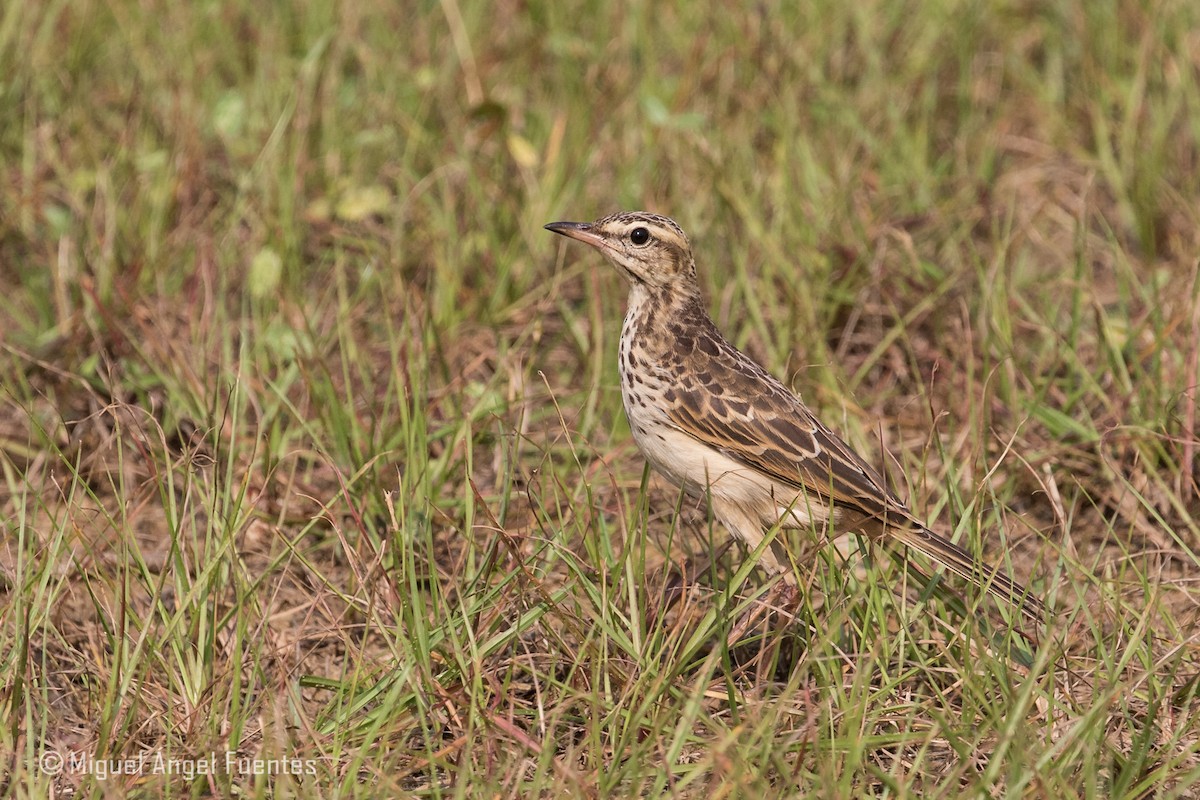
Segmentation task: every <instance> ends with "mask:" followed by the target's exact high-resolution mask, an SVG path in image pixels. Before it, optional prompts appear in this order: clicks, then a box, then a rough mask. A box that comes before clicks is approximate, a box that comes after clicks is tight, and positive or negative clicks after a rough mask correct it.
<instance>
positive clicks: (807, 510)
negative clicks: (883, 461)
mask: <svg viewBox="0 0 1200 800" xmlns="http://www.w3.org/2000/svg"><path fill="white" fill-rule="evenodd" d="M546 228H547V229H548V230H551V231H554V232H555V233H559V234H562V235H564V236H569V237H571V238H573V239H578V240H580V241H582V242H585V243H587V244H590V245H591V246H593V247H595V248H596V249H598V250H599V251H600V252H601V253H603V254H604V256H605V257H606V258H608V260H609V261H611V262H612V263H613V264H614V265H615V266H616V267H617V269H618V271H619V272H621V273H622V274H623V275H624V276H625V277H626V279H627V280H628V281H629V284H630V292H629V309H628V312H627V314H626V316H625V323H624V326H623V327H622V331H621V343H620V360H619V365H620V373H621V396H622V399H623V400H624V404H625V413H626V414H627V416H628V417H629V424H630V427H631V428H632V430H633V436H634V439H635V440H636V441H637V444H638V447H639V448H640V449H641V451H642V453H643V454H644V455H645V456H646V458H647V460H648V461H649V462H650V464H651V466H653V467H654V468H655V469H656V470H657V471H658V472H659V473H661V474H662V475H663V476H665V477H666V478H667V479H668V480H670V481H671V482H672V483H674V484H675V485H676V486H682V487H683V488H684V489H686V490H687V491H688V492H689V493H690V494H692V495H694V496H698V497H704V496H707V497H708V498H709V501H710V503H711V507H712V510H713V513H714V514H715V515H716V517H717V518H718V519H719V520H720V521H721V522H722V523H723V524H724V525H725V526H726V527H727V528H729V530H730V532H731V533H733V534H734V535H735V536H737V537H738V538H740V539H741V540H742V541H744V542H745V543H746V545H747V546H748V547H750V548H756V547H758V545H759V543H760V542H761V541H762V538H763V535H764V529H766V528H769V527H771V526H773V525H775V524H776V523H779V522H780V521H781V520H782V522H783V526H784V527H800V528H805V527H809V528H816V529H823V528H825V527H828V528H829V529H831V530H832V531H833V532H835V533H844V532H850V531H862V532H864V533H866V534H868V535H870V536H875V537H891V538H892V539H893V540H895V541H897V542H899V543H901V544H904V545H907V546H908V547H912V548H913V549H915V550H918V551H920V552H922V553H924V554H926V555H927V556H929V557H931V558H933V559H936V560H937V561H939V562H940V563H942V564H943V565H944V566H945V567H947V568H948V569H950V570H951V571H952V572H954V573H956V574H958V575H960V576H961V577H963V578H965V579H967V580H968V581H970V582H971V583H972V584H974V585H976V586H982V587H985V588H987V589H988V590H989V591H991V592H992V593H994V594H995V595H997V596H998V597H1001V598H1002V599H1004V600H1006V601H1009V602H1013V603H1015V604H1017V605H1018V606H1019V608H1020V609H1021V611H1022V612H1024V613H1025V614H1026V615H1027V616H1029V617H1030V618H1032V619H1034V620H1040V619H1042V618H1043V616H1044V614H1045V606H1043V605H1042V603H1041V602H1040V601H1039V600H1038V599H1037V598H1035V597H1033V596H1031V595H1030V594H1029V592H1028V591H1027V590H1026V589H1025V588H1024V587H1022V586H1021V585H1020V584H1018V583H1016V582H1014V581H1013V580H1011V579H1010V578H1009V577H1008V576H1006V575H1004V574H1003V573H1000V572H993V571H991V570H985V569H983V568H982V567H981V566H980V565H978V564H977V563H976V562H975V560H974V559H973V558H972V557H971V556H970V555H969V554H968V553H967V552H966V551H964V550H963V549H962V548H961V547H959V546H958V545H956V544H954V543H953V542H951V541H949V540H947V539H944V538H942V537H941V536H938V535H937V534H936V533H933V532H932V531H930V530H929V529H928V528H926V527H925V525H924V524H923V523H921V522H920V521H919V520H917V519H916V518H915V517H913V515H912V514H911V513H910V512H909V510H908V508H907V507H906V506H905V505H904V502H903V501H901V500H900V498H899V497H897V496H896V495H895V494H894V493H893V492H892V491H891V490H890V489H888V488H887V484H886V483H885V482H884V480H883V479H882V478H881V477H880V476H879V474H878V473H877V472H876V471H875V470H874V469H872V468H871V467H870V465H868V464H867V463H866V462H865V461H864V460H863V459H862V458H861V457H860V456H859V455H858V454H857V453H855V452H854V451H853V450H851V449H850V447H849V445H847V444H846V443H845V442H843V441H842V440H841V438H839V437H838V436H837V434H835V433H833V431H831V430H829V428H827V427H825V426H824V425H823V424H821V422H820V421H819V420H818V419H817V418H816V417H815V416H813V414H812V412H811V411H809V410H808V408H807V407H806V406H805V405H804V403H803V402H801V401H800V398H798V397H797V396H796V395H795V394H793V393H792V392H791V391H789V390H788V389H787V387H785V386H784V385H783V384H782V383H781V382H780V381H779V380H778V379H776V378H775V377H773V376H772V375H771V374H770V373H768V372H767V371H766V370H764V369H763V368H762V367H760V366H759V365H758V364H756V363H755V362H754V361H753V360H751V359H750V358H749V357H748V356H747V355H745V354H744V353H742V352H741V351H740V350H738V349H737V348H735V347H734V346H733V345H732V344H730V343H729V342H728V341H727V340H726V339H725V337H724V336H722V335H721V333H720V331H718V330H717V328H716V326H715V325H714V324H713V322H712V319H711V318H710V317H709V315H708V312H707V311H706V310H705V308H704V305H703V302H702V300H701V297H700V288H699V283H698V281H697V279H696V266H695V261H694V260H693V258H692V251H691V245H690V244H689V242H688V239H687V236H686V235H685V234H684V233H683V231H682V230H681V229H680V228H679V226H678V225H676V224H675V222H674V221H672V220H670V219H668V218H666V217H661V216H657V215H655V214H647V213H644V212H625V213H620V214H614V215H612V216H609V217H605V218H604V219H601V220H598V221H596V222H591V223H580V222H554V223H551V224H549V225H547V226H546ZM760 564H762V566H764V567H765V568H766V569H767V570H768V571H770V572H773V573H778V572H784V573H786V574H788V575H790V571H789V570H787V569H786V568H785V564H784V563H782V561H781V560H780V559H779V558H778V557H777V555H776V554H775V553H774V552H773V551H772V549H771V548H764V549H763V551H762V556H761V560H760Z"/></svg>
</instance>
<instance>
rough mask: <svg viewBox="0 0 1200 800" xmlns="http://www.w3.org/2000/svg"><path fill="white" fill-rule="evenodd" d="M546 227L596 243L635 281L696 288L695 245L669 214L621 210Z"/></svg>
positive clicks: (690, 288)
mask: <svg viewBox="0 0 1200 800" xmlns="http://www.w3.org/2000/svg"><path fill="white" fill-rule="evenodd" d="M546 229H547V230H551V231H554V232H555V233H559V234H562V235H563V236H569V237H571V238H572V239H578V240H579V241H581V242H585V243H586V244H590V245H591V246H592V247H595V248H596V249H597V250H599V251H600V252H601V253H603V254H604V255H605V257H606V258H608V260H609V261H611V262H612V263H613V264H614V265H616V266H617V268H618V269H619V270H620V272H621V273H622V274H623V275H625V277H626V278H628V279H629V281H630V282H631V283H633V284H634V285H637V284H647V285H649V286H654V287H663V288H666V287H672V286H674V287H676V288H682V289H685V290H686V291H688V292H695V291H696V262H695V261H694V260H693V258H692V246H691V244H690V243H689V242H688V238H687V235H686V234H685V233H684V232H683V229H682V228H680V227H679V226H678V225H676V224H675V221H674V220H672V219H669V218H668V217H662V216H659V215H658V214H650V213H648V212H645V211H622V212H620V213H617V214H613V215H611V216H607V217H605V218H604V219H599V220H596V221H595V222H551V223H550V224H549V225H547V226H546Z"/></svg>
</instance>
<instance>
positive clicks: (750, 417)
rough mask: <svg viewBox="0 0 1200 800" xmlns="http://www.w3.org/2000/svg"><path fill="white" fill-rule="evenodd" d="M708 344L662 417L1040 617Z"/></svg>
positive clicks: (734, 354)
mask: <svg viewBox="0 0 1200 800" xmlns="http://www.w3.org/2000/svg"><path fill="white" fill-rule="evenodd" d="M707 344H708V345H709V347H710V348H711V347H712V346H713V345H715V346H716V347H717V348H718V349H717V352H715V353H706V352H705V351H706V350H708V349H709V348H705V347H703V346H702V347H699V348H697V349H695V350H694V351H693V359H694V364H693V369H685V370H681V372H680V374H681V376H703V377H704V378H705V380H701V378H700V377H681V379H680V380H679V382H678V383H677V384H676V386H675V387H674V388H672V389H669V390H668V391H667V392H666V396H665V399H666V401H667V404H666V405H667V416H668V417H669V418H670V420H671V422H672V423H674V424H675V426H676V427H677V428H678V429H679V430H680V431H682V432H684V433H686V434H688V435H689V436H692V437H694V438H695V439H697V440H699V441H701V442H704V443H705V444H708V445H710V446H712V447H714V448H716V449H717V450H719V451H720V452H721V453H722V454H724V455H725V456H727V457H729V458H731V459H733V460H734V461H737V462H739V463H742V464H745V465H747V466H748V467H751V468H753V469H755V470H757V471H758V472H760V473H762V474H763V475H764V476H765V477H768V478H770V479H772V480H774V481H777V482H779V483H782V484H784V485H787V486H793V487H795V488H796V489H799V490H803V491H804V492H808V493H812V494H814V495H816V496H818V497H820V498H822V499H824V500H826V501H831V502H832V503H833V504H834V505H835V506H837V507H841V508H849V509H852V510H855V511H858V512H860V513H862V514H864V515H865V516H867V517H870V518H874V519H876V520H879V521H880V522H881V523H884V529H885V530H887V531H888V532H890V533H891V534H892V536H893V537H894V538H895V539H896V540H898V541H899V542H902V543H903V544H905V545H908V546H909V547H913V548H915V549H917V550H920V551H921V552H923V553H925V554H926V555H927V556H930V557H932V558H934V559H936V560H938V561H940V562H942V564H943V565H945V566H946V567H947V568H949V569H950V570H951V571H952V572H955V573H957V574H958V575H960V576H961V577H963V578H965V579H967V580H969V581H971V582H972V583H974V584H976V585H979V586H983V587H985V588H986V589H987V590H988V591H990V592H992V593H994V594H995V595H997V596H999V597H1001V598H1004V599H1006V600H1008V601H1011V602H1015V603H1016V604H1017V606H1018V607H1019V608H1020V609H1021V611H1022V612H1023V613H1025V614H1026V615H1027V616H1028V617H1030V618H1031V619H1034V620H1041V619H1044V618H1045V614H1046V613H1047V612H1046V607H1045V606H1044V605H1042V603H1041V601H1039V600H1038V599H1037V598H1036V597H1033V596H1031V595H1030V594H1029V592H1028V590H1026V589H1025V588H1024V587H1023V586H1021V584H1019V583H1017V582H1015V581H1013V580H1012V579H1010V578H1009V577H1008V576H1007V575H1004V574H1003V573H1002V572H997V571H993V570H987V569H983V568H981V566H980V565H979V564H978V563H977V562H976V561H975V560H974V559H973V558H972V557H971V556H970V554H969V553H967V552H966V551H965V550H963V549H962V548H961V547H959V546H958V545H956V544H954V543H953V542H951V541H949V540H948V539H945V538H943V537H941V536H939V535H937V534H936V533H934V532H932V531H930V530H929V529H928V528H926V527H925V526H924V525H923V524H922V523H921V522H920V521H919V520H917V519H916V518H914V517H913V516H912V514H911V513H910V512H909V511H908V509H907V508H906V507H905V505H904V503H903V502H902V501H901V500H900V498H898V497H897V496H896V495H895V494H894V493H893V492H892V491H890V490H889V489H888V488H887V485H886V484H885V483H884V480H883V478H881V477H880V476H879V473H877V472H876V471H875V470H873V469H872V468H871V466H870V465H869V464H867V462H865V461H864V460H863V459H862V458H861V457H860V456H859V455H858V454H857V453H855V452H854V451H853V450H851V449H850V446H849V445H847V444H846V443H845V442H843V441H842V440H841V438H839V437H838V436H837V434H835V433H834V432H833V431H831V430H829V429H828V428H827V427H825V426H824V425H822V424H821V422H820V420H818V419H817V418H816V417H814V416H813V414H812V412H810V411H809V410H808V409H807V408H806V407H805V406H804V404H803V403H801V402H800V400H799V398H797V397H796V396H795V395H794V394H792V393H791V392H790V391H788V390H787V388H785V387H784V386H783V384H782V383H780V382H779V381H778V380H777V379H776V378H774V377H772V376H771V375H769V374H768V373H767V372H766V371H764V370H763V369H762V368H761V367H759V366H758V365H757V364H755V363H754V362H753V361H751V360H750V359H749V358H747V357H746V356H745V355H743V354H742V353H741V352H739V351H738V350H736V349H734V348H733V347H732V345H729V344H728V343H727V342H725V341H724V340H719V339H718V340H713V339H710V340H709V342H708V343H707ZM705 356H707V357H705Z"/></svg>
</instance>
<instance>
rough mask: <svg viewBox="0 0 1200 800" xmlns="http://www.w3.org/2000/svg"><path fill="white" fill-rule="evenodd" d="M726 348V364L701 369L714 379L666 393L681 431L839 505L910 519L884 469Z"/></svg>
mask: <svg viewBox="0 0 1200 800" xmlns="http://www.w3.org/2000/svg"><path fill="white" fill-rule="evenodd" d="M726 346H727V347H729V346H728V345H726ZM723 355H725V358H724V359H721V361H723V362H724V363H723V364H716V363H709V364H706V370H705V371H703V372H701V373H700V374H708V375H713V376H714V380H712V381H711V382H709V383H706V384H704V385H700V384H696V383H691V382H689V381H684V382H681V383H680V384H678V385H677V386H676V387H675V388H674V389H673V390H671V391H669V392H668V393H667V398H666V399H667V401H668V403H667V415H668V417H669V418H670V420H671V422H672V423H674V424H675V425H676V426H677V427H678V428H679V429H680V430H681V431H683V432H684V433H687V434H688V435H689V436H692V437H694V438H695V439H698V440H699V441H701V442H704V443H705V444H708V445H710V446H712V447H714V448H716V449H717V450H719V451H720V452H721V453H722V454H724V455H726V456H728V457H729V458H731V459H733V460H734V461H738V462H740V463H742V464H745V465H747V466H749V467H752V468H753V469H755V470H757V471H759V472H761V473H762V474H763V475H764V476H765V477H768V478H771V479H772V480H774V481H777V482H779V483H782V484H784V485H787V486H793V487H795V488H796V489H802V490H804V491H805V492H808V493H811V494H813V495H816V496H818V497H821V498H824V499H826V500H830V501H832V502H833V503H834V504H835V505H837V506H839V507H849V508H851V509H854V510H857V511H859V512H861V513H863V514H865V515H867V516H870V517H876V518H879V519H880V520H885V519H891V520H892V521H896V520H897V519H905V520H910V519H911V517H910V515H909V514H908V511H907V510H906V509H905V507H904V504H903V502H901V500H900V499H899V498H898V497H896V495H895V494H894V493H892V492H891V491H890V490H889V489H888V488H887V485H886V484H885V483H884V480H883V478H881V477H880V476H879V473H877V472H876V471H875V470H873V469H872V468H871V467H870V465H868V464H867V463H866V462H865V461H864V460H863V459H862V458H861V457H860V456H859V455H858V454H857V453H855V452H854V451H853V450H851V449H850V446H849V445H847V444H846V443H845V442H843V441H842V440H841V439H840V438H839V437H838V436H837V434H835V433H833V432H832V431H831V430H829V429H828V428H826V427H825V426H824V425H822V424H821V423H820V421H819V420H817V418H816V417H814V416H813V415H812V413H811V412H810V411H809V410H808V409H807V408H805V406H804V404H803V403H801V402H800V400H799V399H798V398H797V397H796V396H795V395H794V394H792V393H791V392H790V391H788V390H787V389H786V388H785V387H784V386H783V384H781V383H780V382H779V381H778V380H777V379H775V378H774V377H772V376H771V375H769V374H767V373H766V372H765V371H763V370H762V369H761V368H760V367H758V365H756V364H754V363H753V362H752V361H750V360H749V359H748V358H746V357H745V356H743V355H742V354H741V353H740V352H738V351H736V350H733V349H732V347H729V350H728V351H727V352H726V353H725V354H723ZM713 361H716V359H714V360H713ZM722 367H723V368H722ZM714 373H715V375H714ZM693 374H694V373H693Z"/></svg>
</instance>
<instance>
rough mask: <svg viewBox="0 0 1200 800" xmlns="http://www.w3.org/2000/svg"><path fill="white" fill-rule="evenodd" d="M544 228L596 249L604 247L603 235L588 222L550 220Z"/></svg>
mask: <svg viewBox="0 0 1200 800" xmlns="http://www.w3.org/2000/svg"><path fill="white" fill-rule="evenodd" d="M546 230H548V231H554V232H555V233H559V234H562V235H563V236H567V237H570V238H571V239H578V240H579V241H581V242H583V243H584V244H590V245H591V246H592V247H595V248H597V249H601V250H603V249H604V237H603V236H601V235H600V234H598V233H596V232H595V231H594V230H593V226H592V223H590V222H551V223H550V224H549V225H547V226H546Z"/></svg>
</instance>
